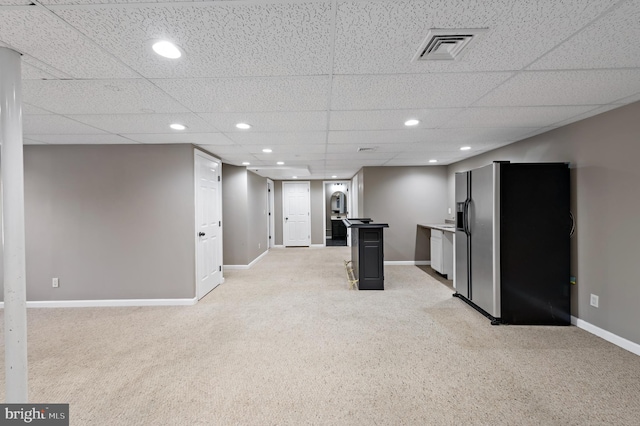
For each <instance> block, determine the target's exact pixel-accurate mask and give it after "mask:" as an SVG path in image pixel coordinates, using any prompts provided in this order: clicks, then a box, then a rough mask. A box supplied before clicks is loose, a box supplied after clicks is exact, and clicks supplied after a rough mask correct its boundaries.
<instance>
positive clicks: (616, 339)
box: [571, 315, 640, 356]
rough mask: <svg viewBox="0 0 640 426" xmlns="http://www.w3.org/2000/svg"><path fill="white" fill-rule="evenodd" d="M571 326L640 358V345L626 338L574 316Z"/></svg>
mask: <svg viewBox="0 0 640 426" xmlns="http://www.w3.org/2000/svg"><path fill="white" fill-rule="evenodd" d="M571 324H573V325H575V326H576V327H578V328H581V329H583V330H585V331H588V332H589V333H591V334H595V335H596V336H598V337H601V338H603V339H604V340H606V341H607V342H611V343H613V344H614V345H616V346H620V347H621V348H622V349H626V350H628V351H629V352H631V353H634V354H636V355H639V356H640V345H639V344H637V343H634V342H632V341H631V340H627V339H625V338H624V337H620V336H618V335H617V334H613V333H611V332H610V331H607V330H604V329H602V328H600V327H597V326H595V325H593V324H590V323H588V322H586V321H584V320H581V319H580V318H576V317H574V316H573V315H572V316H571Z"/></svg>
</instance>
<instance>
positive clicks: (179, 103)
mask: <svg viewBox="0 0 640 426" xmlns="http://www.w3.org/2000/svg"><path fill="white" fill-rule="evenodd" d="M31 1H33V3H34V4H35V5H36V6H37V7H38V9H39V10H43V11H44V13H46V14H48V15H50V16H52V17H54V19H56V20H58V21H60V22H62V23H63V24H64V25H65V26H67V27H68V28H70V29H71V30H73V31H75V32H76V33H77V34H79V35H80V36H81V37H83V38H84V39H85V40H87V41H88V42H89V43H91V44H92V45H93V46H95V47H96V48H97V49H99V50H100V51H102V52H103V53H105V54H106V55H107V56H109V57H110V58H112V59H113V60H114V61H116V62H119V63H120V64H122V65H123V66H124V67H126V68H128V69H129V70H131V71H132V72H133V73H134V74H137V75H139V76H140V79H142V80H145V81H147V82H148V83H149V84H151V85H152V86H153V87H155V88H156V89H158V90H160V91H161V92H162V93H164V94H165V95H166V96H167V97H169V98H170V99H171V100H173V101H174V102H176V103H177V104H178V105H180V106H182V107H183V108H185V109H186V110H187V111H189V112H192V113H195V111H192V110H191V109H190V108H188V107H187V106H186V105H183V104H182V102H180V101H178V100H177V99H175V98H174V97H173V96H171V95H170V94H168V93H167V92H165V91H164V90H162V89H161V88H160V87H158V86H157V85H156V84H155V83H153V81H151V79H148V78H146V77H145V76H143V75H142V74H140V73H139V72H138V71H136V70H135V69H133V68H131V67H130V66H129V65H128V64H126V63H125V62H123V61H122V60H121V59H120V58H118V57H117V56H115V55H114V54H112V53H111V52H109V51H108V50H107V49H105V48H103V47H102V46H100V45H99V44H98V43H96V42H95V41H94V40H93V39H92V38H91V37H89V36H88V35H87V34H85V33H83V32H82V31H80V30H79V29H77V28H76V27H75V26H73V25H71V24H70V23H69V22H67V21H66V20H65V19H64V18H62V17H61V16H59V15H58V14H56V13H54V12H53V11H51V10H49V9H48V8H47V7H45V6H44V5H42V4H41V3H40V2H39V1H38V0H31ZM78 80H80V79H78ZM98 80H100V79H98ZM116 80H120V79H116ZM132 80H136V79H132Z"/></svg>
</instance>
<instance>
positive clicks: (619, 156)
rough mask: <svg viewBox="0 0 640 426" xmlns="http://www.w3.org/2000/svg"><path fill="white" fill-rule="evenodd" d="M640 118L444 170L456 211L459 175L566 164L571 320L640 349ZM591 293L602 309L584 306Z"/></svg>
mask: <svg viewBox="0 0 640 426" xmlns="http://www.w3.org/2000/svg"><path fill="white" fill-rule="evenodd" d="M639 118H640V102H637V103H634V104H631V105H628V106H625V107H622V108H618V109H615V110H613V111H609V112H606V113H604V114H601V115H598V116H595V117H591V118H588V119H586V120H583V121H579V122H576V123H573V124H570V125H568V126H565V127H561V128H559V129H556V130H553V131H550V132H547V133H544V134H541V135H538V136H535V137H533V138H530V139H527V140H524V141H521V142H518V143H515V144H512V145H508V146H506V147H504V148H500V149H497V150H494V151H491V152H489V153H486V154H483V155H480V156H477V157H474V158H471V159H469V160H467V161H463V162H459V163H456V164H453V165H450V166H449V167H448V174H449V176H448V179H449V191H448V205H449V206H450V207H451V208H453V207H454V195H455V194H454V173H455V172H457V171H463V170H468V169H472V168H475V167H478V166H482V165H485V164H489V163H491V162H492V161H494V160H510V161H513V162H536V161H547V162H549V161H562V162H570V163H571V191H572V196H571V198H572V200H571V210H572V211H573V213H574V216H575V219H576V226H577V228H576V234H575V235H574V237H573V239H572V247H571V249H572V256H571V269H572V275H574V276H575V277H576V279H577V285H576V286H573V288H572V290H573V291H572V299H573V300H572V314H573V315H574V316H576V317H579V318H580V319H582V320H584V321H587V322H589V323H591V324H593V325H595V326H597V327H600V328H603V329H605V330H608V331H610V332H612V333H614V334H616V335H618V336H621V337H624V338H626V339H628V340H631V341H632V342H635V343H640V327H638V324H640V309H638V302H639V301H640V285H639V284H638V269H637V268H638V265H637V261H638V253H640V219H639V216H638V212H639V211H640V169H639V168H638V158H639V157H640V143H639V142H638V141H639V139H638V138H639V135H640V120H639ZM540 266H541V267H543V266H544V265H540ZM591 293H593V294H597V295H598V296H600V307H599V308H594V307H592V306H590V305H589V298H590V294H591Z"/></svg>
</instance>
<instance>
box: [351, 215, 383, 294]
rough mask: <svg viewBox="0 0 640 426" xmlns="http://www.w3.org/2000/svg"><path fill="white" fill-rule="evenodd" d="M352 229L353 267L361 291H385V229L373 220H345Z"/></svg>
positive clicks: (381, 224)
mask: <svg viewBox="0 0 640 426" xmlns="http://www.w3.org/2000/svg"><path fill="white" fill-rule="evenodd" d="M344 223H345V225H346V227H348V228H350V229H351V265H352V267H353V274H354V278H355V279H356V280H358V289H360V290H384V234H383V230H384V228H388V227H389V225H388V224H386V223H371V219H345V220H344Z"/></svg>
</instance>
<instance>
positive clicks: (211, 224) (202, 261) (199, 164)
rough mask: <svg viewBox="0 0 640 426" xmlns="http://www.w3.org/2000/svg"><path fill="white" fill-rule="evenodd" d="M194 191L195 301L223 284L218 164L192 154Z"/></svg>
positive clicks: (212, 160)
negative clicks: (193, 160)
mask: <svg viewBox="0 0 640 426" xmlns="http://www.w3.org/2000/svg"><path fill="white" fill-rule="evenodd" d="M194 152H195V154H194V159H195V187H196V188H195V190H196V293H197V296H198V300H199V299H202V298H203V297H204V296H205V295H206V294H207V293H209V292H210V291H211V290H213V289H214V288H215V287H216V286H217V285H218V284H220V283H221V282H222V222H221V220H222V203H221V201H222V196H221V191H220V172H221V170H220V161H219V160H216V159H214V158H213V157H210V156H208V155H206V154H205V153H203V152H201V151H197V150H196V151H194Z"/></svg>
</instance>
